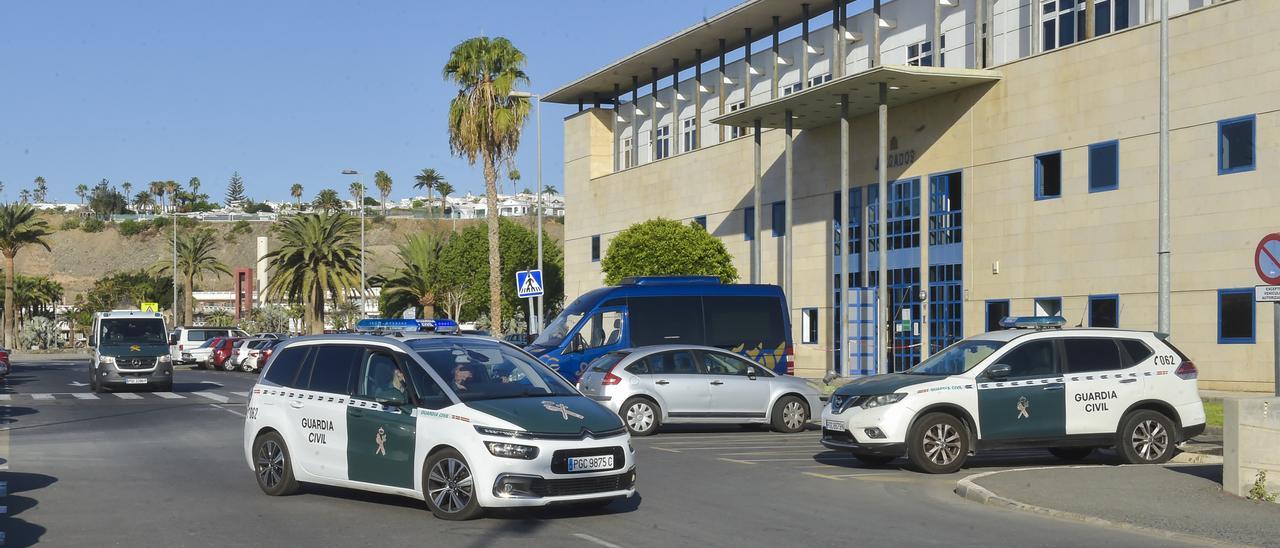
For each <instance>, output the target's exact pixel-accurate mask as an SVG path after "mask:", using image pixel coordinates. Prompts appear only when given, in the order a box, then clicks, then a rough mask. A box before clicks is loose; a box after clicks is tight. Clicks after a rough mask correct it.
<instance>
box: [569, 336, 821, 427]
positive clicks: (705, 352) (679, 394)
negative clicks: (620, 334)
mask: <svg viewBox="0 0 1280 548" xmlns="http://www.w3.org/2000/svg"><path fill="white" fill-rule="evenodd" d="M578 390H580V391H582V393H583V394H586V395H587V396H588V397H590V398H591V399H593V400H596V401H597V402H600V404H602V405H604V406H605V407H608V408H609V409H611V410H613V412H615V413H617V414H618V416H620V417H622V420H623V422H625V423H626V425H627V429H628V430H630V431H631V434H632V435H634V436H647V435H649V434H652V433H653V432H654V431H655V430H657V429H658V426H659V425H661V424H663V423H716V424H726V423H727V424H750V423H761V424H770V425H772V426H773V429H774V430H777V431H779V432H799V431H801V430H803V429H804V428H805V424H806V423H808V422H809V418H810V417H811V416H813V412H814V411H815V410H821V409H822V403H821V401H820V400H819V398H818V390H817V389H816V388H815V387H813V386H812V385H810V384H809V383H808V382H807V381H805V380H804V379H800V378H797V377H789V376H786V375H778V374H776V373H774V372H772V371H769V370H768V369H765V368H763V367H761V366H759V365H758V364H756V363H755V362H753V361H751V360H748V359H746V358H743V357H742V356H740V355H738V354H734V353H733V352H729V351H726V350H721V349H719V348H713V347H709V346H685V345H663V346H646V347H641V348H633V349H628V350H620V351H617V352H610V353H608V354H605V355H603V356H600V357H599V358H596V359H595V360H594V361H592V362H591V364H590V365H588V366H587V368H586V371H584V372H583V374H582V377H581V378H580V379H578Z"/></svg>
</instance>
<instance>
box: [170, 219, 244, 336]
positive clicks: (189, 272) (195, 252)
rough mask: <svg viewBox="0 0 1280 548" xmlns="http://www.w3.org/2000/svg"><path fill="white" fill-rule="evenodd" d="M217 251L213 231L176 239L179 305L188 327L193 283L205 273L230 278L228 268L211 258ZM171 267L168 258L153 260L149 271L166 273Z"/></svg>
mask: <svg viewBox="0 0 1280 548" xmlns="http://www.w3.org/2000/svg"><path fill="white" fill-rule="evenodd" d="M169 242H170V245H173V238H172V237H170V238H169ZM217 248H218V240H217V238H216V237H215V236H214V234H213V231H212V230H208V229H202V230H196V231H191V232H184V233H182V234H181V235H180V236H178V242H177V250H178V251H177V252H178V274H180V275H181V276H182V287H183V289H184V295H185V300H184V301H183V303H182V304H183V306H182V319H183V325H191V322H192V320H193V319H194V318H193V307H194V306H195V301H194V299H193V293H194V292H195V290H196V288H195V282H197V281H203V280H204V275H205V274H214V275H218V274H226V275H228V276H230V275H231V271H230V270H229V269H228V268H227V265H225V264H223V263H222V261H220V260H218V258H217V257H215V256H214V252H216V251H217ZM172 268H173V261H172V259H167V258H166V259H161V260H159V261H156V264H155V265H153V266H152V269H153V270H154V271H155V272H157V273H165V272H169V271H170V270H171V269H172Z"/></svg>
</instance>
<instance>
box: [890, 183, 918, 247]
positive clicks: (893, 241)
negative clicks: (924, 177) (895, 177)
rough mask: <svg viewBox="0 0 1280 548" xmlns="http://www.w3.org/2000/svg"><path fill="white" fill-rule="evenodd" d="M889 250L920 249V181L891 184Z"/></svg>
mask: <svg viewBox="0 0 1280 548" xmlns="http://www.w3.org/2000/svg"><path fill="white" fill-rule="evenodd" d="M886 213H887V214H888V219H887V222H886V223H885V226H886V228H887V229H888V236H889V249H910V248H913V247H920V179H907V180H905V181H894V182H892V183H889V203H888V209H887V211H886Z"/></svg>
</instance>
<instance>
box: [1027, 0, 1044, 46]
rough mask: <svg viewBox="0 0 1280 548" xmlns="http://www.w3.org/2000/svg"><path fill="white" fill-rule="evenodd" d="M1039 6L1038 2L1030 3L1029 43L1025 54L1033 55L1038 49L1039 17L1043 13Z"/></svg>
mask: <svg viewBox="0 0 1280 548" xmlns="http://www.w3.org/2000/svg"><path fill="white" fill-rule="evenodd" d="M1039 8H1040V2H1032V3H1031V28H1030V34H1031V44H1030V45H1029V47H1027V55H1035V54H1036V53H1038V52H1039V51H1040V18H1041V17H1043V16H1044V15H1043V14H1042V13H1041V10H1040V9H1039Z"/></svg>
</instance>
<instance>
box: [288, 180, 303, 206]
mask: <svg viewBox="0 0 1280 548" xmlns="http://www.w3.org/2000/svg"><path fill="white" fill-rule="evenodd" d="M289 195H290V196H293V199H294V200H297V202H298V209H299V210H301V209H302V183H293V186H291V187H289Z"/></svg>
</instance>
